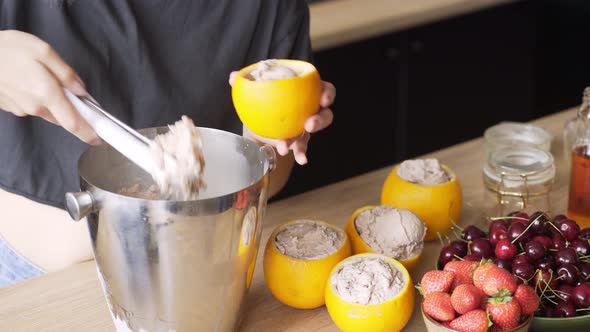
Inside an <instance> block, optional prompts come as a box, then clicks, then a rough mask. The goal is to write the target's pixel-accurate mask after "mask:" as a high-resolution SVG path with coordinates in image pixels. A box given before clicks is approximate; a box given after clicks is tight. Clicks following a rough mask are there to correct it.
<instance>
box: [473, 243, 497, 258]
mask: <svg viewBox="0 0 590 332" xmlns="http://www.w3.org/2000/svg"><path fill="white" fill-rule="evenodd" d="M471 252H472V253H474V254H479V255H480V256H481V257H483V258H490V257H492V245H491V244H490V241H488V240H487V239H482V238H479V239H475V240H473V242H471Z"/></svg>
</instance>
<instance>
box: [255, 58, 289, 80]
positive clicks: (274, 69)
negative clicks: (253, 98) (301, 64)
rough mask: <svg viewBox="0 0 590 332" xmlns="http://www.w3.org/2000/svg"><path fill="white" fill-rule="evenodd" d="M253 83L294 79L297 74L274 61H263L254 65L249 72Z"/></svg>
mask: <svg viewBox="0 0 590 332" xmlns="http://www.w3.org/2000/svg"><path fill="white" fill-rule="evenodd" d="M250 76H251V77H252V79H253V80H254V81H272V80H282V79H286V78H292V77H296V76H297V73H295V71H293V70H292V69H291V68H289V67H286V66H282V65H280V64H279V62H278V61H276V60H272V59H270V60H263V61H260V62H258V63H257V64H256V67H255V68H254V69H253V70H252V71H251V72H250Z"/></svg>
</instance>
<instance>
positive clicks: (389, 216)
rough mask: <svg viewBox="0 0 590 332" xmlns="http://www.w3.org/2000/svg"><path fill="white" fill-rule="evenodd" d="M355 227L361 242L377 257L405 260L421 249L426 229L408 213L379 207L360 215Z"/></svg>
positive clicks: (417, 219)
mask: <svg viewBox="0 0 590 332" xmlns="http://www.w3.org/2000/svg"><path fill="white" fill-rule="evenodd" d="M354 224H355V227H356V230H357V232H358V233H359V235H360V237H361V238H362V239H363V241H365V243H367V244H368V245H369V246H370V247H371V248H373V250H375V251H376V252H378V253H380V254H383V255H386V256H389V257H392V258H395V259H398V260H406V259H409V258H412V257H414V256H416V255H418V254H419V253H421V252H422V249H423V248H424V236H425V235H426V226H425V225H424V223H423V222H422V221H421V220H420V219H419V218H418V217H417V216H416V215H415V214H414V213H413V212H411V211H409V210H404V209H396V208H394V207H391V206H387V205H381V206H378V207H375V208H373V209H369V210H365V211H363V212H361V213H360V214H359V215H358V216H357V217H356V219H355V220H354Z"/></svg>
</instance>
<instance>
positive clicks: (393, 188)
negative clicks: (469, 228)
mask: <svg viewBox="0 0 590 332" xmlns="http://www.w3.org/2000/svg"><path fill="white" fill-rule="evenodd" d="M399 166H400V165H399V164H398V165H396V166H394V168H393V169H392V170H391V172H390V173H389V175H388V176H387V178H386V179H385V182H384V183H383V188H382V190H381V204H383V205H391V206H394V207H396V208H398V209H406V210H410V211H412V212H414V213H415V214H416V215H417V216H418V218H420V220H422V222H424V224H425V225H426V227H428V230H427V232H426V237H425V238H424V240H425V241H432V240H436V239H438V235H437V234H440V235H445V234H446V233H447V232H448V231H449V230H450V229H451V227H452V226H453V224H455V223H457V222H458V220H459V217H460V216H461V209H462V207H463V192H462V190H461V184H460V183H459V179H458V177H457V175H456V174H455V172H454V171H453V170H452V169H451V168H449V167H448V166H446V165H441V166H442V168H443V169H444V170H445V171H446V172H447V174H449V176H450V177H451V180H450V181H448V182H445V183H442V184H437V185H432V186H427V185H420V184H415V183H412V182H408V181H406V180H404V179H402V178H401V177H400V176H399V175H398V174H397V170H398V168H399Z"/></svg>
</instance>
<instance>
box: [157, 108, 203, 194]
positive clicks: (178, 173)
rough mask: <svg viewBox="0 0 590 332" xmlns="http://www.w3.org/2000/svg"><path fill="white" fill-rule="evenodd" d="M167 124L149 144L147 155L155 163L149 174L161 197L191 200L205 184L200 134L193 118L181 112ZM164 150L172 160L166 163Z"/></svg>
mask: <svg viewBox="0 0 590 332" xmlns="http://www.w3.org/2000/svg"><path fill="white" fill-rule="evenodd" d="M168 127H169V131H168V132H167V133H164V134H160V135H158V136H156V137H155V138H154V140H153V141H152V142H151V143H150V147H149V148H150V154H151V156H152V158H153V160H154V164H155V169H154V170H153V171H152V177H153V179H154V181H155V182H156V184H157V185H158V187H159V190H160V195H161V196H162V197H163V198H166V199H175V200H191V199H195V198H196V197H197V196H198V194H199V190H200V189H203V188H205V187H206V184H205V182H204V180H203V172H204V170H205V158H204V157H203V142H202V141H201V135H200V133H199V130H198V129H197V127H195V125H194V123H193V121H192V120H191V119H190V118H189V117H187V116H185V115H183V116H182V118H181V119H180V120H179V121H177V122H176V123H174V124H173V125H170V126H168ZM165 153H168V154H170V155H171V156H172V157H173V158H174V159H175V161H176V162H175V163H170V162H168V161H167V160H166V159H165V158H164V154H165Z"/></svg>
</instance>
